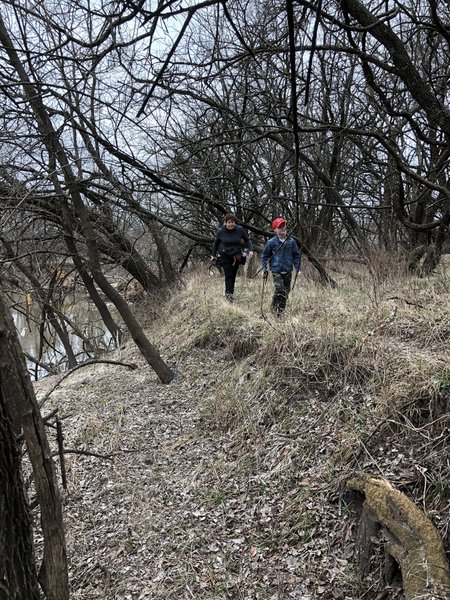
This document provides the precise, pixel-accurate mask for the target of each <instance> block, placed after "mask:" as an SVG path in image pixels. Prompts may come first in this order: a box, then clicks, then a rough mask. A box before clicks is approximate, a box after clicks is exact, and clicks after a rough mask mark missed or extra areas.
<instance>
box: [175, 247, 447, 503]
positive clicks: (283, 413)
mask: <svg viewBox="0 0 450 600" xmlns="http://www.w3.org/2000/svg"><path fill="white" fill-rule="evenodd" d="M338 266H339V269H338V271H339V272H338V277H336V279H337V280H338V286H337V287H336V288H331V287H323V286H321V285H320V284H319V283H317V282H316V281H314V277H312V276H310V274H309V273H308V267H307V268H306V273H305V275H301V276H300V278H299V280H298V281H297V284H296V287H295V289H294V290H293V292H292V293H291V295H290V298H289V302H288V309H287V311H286V316H285V318H283V319H276V318H275V317H273V316H271V315H270V312H269V304H270V299H271V295H272V284H271V282H269V283H268V284H267V286H266V287H265V288H264V287H263V285H262V281H261V279H260V278H256V279H244V278H238V282H237V292H236V301H235V303H234V304H228V303H227V302H226V301H225V299H224V298H223V289H222V287H223V281H222V280H221V279H220V278H219V277H211V276H209V275H208V274H207V273H206V272H205V273H201V272H200V273H197V274H195V275H193V276H192V277H191V278H190V279H189V280H188V281H187V283H186V287H185V289H183V290H182V291H181V292H180V293H179V294H177V295H175V296H174V297H173V298H172V300H171V302H170V304H169V310H168V316H167V327H166V329H165V331H166V332H167V331H168V330H170V333H169V334H167V333H165V335H168V339H169V344H170V347H171V348H173V349H175V348H176V352H177V353H178V355H179V354H180V353H181V354H183V353H186V354H189V353H192V352H193V351H201V352H205V353H207V354H208V355H209V356H214V357H215V360H216V363H217V370H216V372H215V373H214V384H213V385H212V386H209V387H208V390H207V392H205V394H203V396H202V398H201V399H200V401H201V402H202V403H203V407H204V420H205V422H206V423H207V426H208V427H214V428H218V429H221V430H225V431H228V432H229V433H230V435H231V436H233V438H234V439H235V440H236V443H237V444H239V443H242V444H244V443H248V440H249V439H252V440H253V441H254V443H255V444H262V445H264V444H266V443H267V439H265V436H269V435H274V432H276V435H284V436H286V435H287V436H291V437H292V436H294V437H295V436H301V437H302V439H303V440H304V445H305V447H306V446H307V447H308V448H310V451H311V452H312V453H314V452H315V450H314V449H315V448H317V447H318V446H320V443H319V440H322V439H323V437H324V436H326V437H327V440H328V442H327V448H326V450H325V451H322V457H321V458H320V460H322V458H323V460H322V462H323V465H324V468H323V473H327V477H329V479H330V481H333V480H334V481H336V473H340V475H339V477H341V475H342V473H344V472H345V471H346V470H348V469H352V470H364V469H367V468H369V467H370V469H372V470H373V471H375V472H378V473H380V472H381V473H384V474H385V475H386V474H387V473H386V471H389V469H391V462H390V460H388V458H389V456H388V455H389V451H388V449H389V448H391V447H392V446H393V445H394V446H395V448H396V449H397V452H398V453H400V454H402V455H403V456H408V460H407V461H405V465H404V468H403V471H405V470H406V471H408V478H407V479H408V485H412V487H413V488H415V491H416V492H417V493H419V490H421V491H420V493H424V488H423V486H424V477H426V475H424V473H425V474H426V473H427V472H428V471H430V472H431V471H432V472H433V477H434V480H439V481H440V482H441V484H440V485H441V488H444V487H445V486H446V485H447V484H448V485H449V486H450V474H449V473H448V464H447V462H446V460H447V459H446V458H445V456H446V454H445V452H446V451H448V441H449V434H448V426H449V419H448V414H449V411H450V368H449V350H448V348H449V347H450V277H449V276H448V273H447V271H446V270H443V271H439V272H438V273H437V274H436V275H435V276H433V277H430V278H427V279H419V278H416V277H412V276H410V275H408V274H406V271H405V269H404V268H403V267H402V266H401V265H394V266H392V265H388V266H389V269H391V270H390V271H389V270H388V269H387V265H386V263H385V262H384V263H383V261H381V259H380V264H379V265H378V267H377V269H375V272H374V270H373V269H372V273H369V272H367V271H365V270H364V269H362V267H361V266H360V265H357V266H356V267H355V265H354V264H351V265H350V268H349V269H348V272H346V265H345V264H344V263H342V264H339V265H338ZM331 267H332V265H331V264H330V265H329V268H331ZM304 450H305V449H304V448H303V450H302V451H303V452H304ZM416 459H419V460H420V469H419V470H417V465H415V464H414V462H415V461H416ZM390 477H391V479H392V478H394V479H395V478H396V477H397V474H396V472H395V469H394V470H393V473H390ZM405 485H406V483H405ZM430 487H431V486H429V487H428V490H427V492H429V491H430ZM436 487H437V486H436ZM440 501H442V502H444V499H443V498H437V500H436V502H435V501H434V500H430V502H431V503H433V502H434V505H437V504H439V502H440Z"/></svg>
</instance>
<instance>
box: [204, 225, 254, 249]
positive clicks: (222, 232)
mask: <svg viewBox="0 0 450 600" xmlns="http://www.w3.org/2000/svg"><path fill="white" fill-rule="evenodd" d="M242 240H243V241H244V243H245V247H246V248H247V250H249V251H250V250H252V248H253V245H252V242H251V240H250V238H249V237H248V233H247V232H246V231H245V229H244V228H243V227H241V226H240V225H236V227H234V228H233V229H227V228H226V226H225V225H223V227H221V228H220V229H219V231H218V232H217V235H216V239H215V240H214V244H213V247H212V256H216V254H217V250H219V249H220V251H221V252H222V253H224V254H228V255H229V256H234V255H235V254H238V253H239V252H240V251H241V250H242Z"/></svg>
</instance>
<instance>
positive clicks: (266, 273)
mask: <svg viewBox="0 0 450 600" xmlns="http://www.w3.org/2000/svg"><path fill="white" fill-rule="evenodd" d="M268 277H269V271H264V273H263V280H264V281H267V278H268Z"/></svg>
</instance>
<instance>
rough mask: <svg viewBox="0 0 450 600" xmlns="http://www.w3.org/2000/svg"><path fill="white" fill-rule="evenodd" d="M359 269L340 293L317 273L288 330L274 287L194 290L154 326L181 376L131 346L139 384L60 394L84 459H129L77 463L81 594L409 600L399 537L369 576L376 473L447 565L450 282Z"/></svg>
mask: <svg viewBox="0 0 450 600" xmlns="http://www.w3.org/2000/svg"><path fill="white" fill-rule="evenodd" d="M340 268H341V271H342V270H343V268H342V265H341V266H340ZM352 268H353V267H352ZM357 268H358V269H359V272H358V276H357V277H355V276H353V277H349V276H348V274H346V273H342V272H341V273H340V274H339V279H340V281H339V286H338V288H337V289H328V288H323V287H320V286H318V285H316V284H315V283H314V281H313V280H312V279H313V278H311V277H308V275H307V276H306V278H305V279H304V280H301V281H299V282H298V287H297V289H296V290H295V291H294V293H293V294H292V296H291V298H290V300H289V311H288V314H287V316H286V319H284V320H282V321H275V320H274V319H273V318H271V317H270V318H269V317H268V316H267V304H268V302H269V300H270V298H269V296H270V293H268V292H267V291H266V297H265V303H264V306H263V310H262V311H261V310H260V292H261V286H260V282H259V281H258V280H247V281H244V280H243V279H240V280H239V281H238V294H237V299H236V302H235V304H233V305H229V304H227V303H225V301H224V300H222V297H221V293H222V290H221V286H222V282H221V281H220V280H218V279H215V278H208V277H205V276H204V274H200V275H198V276H193V277H192V278H191V279H190V280H189V281H188V282H187V284H186V287H185V288H184V289H183V290H182V291H181V292H176V293H174V295H173V297H172V298H171V300H170V301H169V302H168V304H167V306H165V307H164V308H163V309H162V312H163V315H162V318H161V319H160V320H159V321H158V323H157V327H158V332H152V335H153V336H154V337H155V336H156V335H157V336H158V338H159V339H158V342H157V343H158V346H159V347H160V348H162V353H163V355H164V357H165V359H166V360H167V361H168V362H169V363H171V364H172V366H173V367H174V368H175V369H176V370H177V371H178V372H180V373H181V374H182V379H181V380H180V381H178V382H177V383H174V384H171V385H169V386H162V385H158V384H157V382H156V379H155V378H154V377H153V376H152V374H151V372H150V371H149V370H148V368H147V367H146V366H144V365H143V364H141V360H140V358H139V356H137V355H136V353H135V352H134V351H133V350H132V349H127V350H126V351H125V356H123V357H121V359H123V360H126V361H127V362H136V363H138V364H139V365H140V368H139V369H138V370H137V371H133V372H132V373H128V372H125V371H124V370H123V369H120V368H115V367H113V366H97V367H89V368H88V369H87V370H86V371H84V370H81V371H80V372H79V373H78V374H74V376H73V379H71V378H68V379H67V380H66V381H65V382H64V384H63V385H61V386H60V387H59V388H58V390H57V391H55V393H54V394H52V396H51V397H50V401H49V402H51V403H52V407H51V408H53V407H55V406H58V407H59V411H60V413H61V416H62V418H63V419H64V423H65V431H66V444H67V445H73V446H74V447H76V448H86V449H89V450H92V451H96V452H99V453H107V452H108V453H111V452H112V453H113V454H114V457H113V460H112V461H101V460H99V459H95V458H94V457H87V456H80V455H68V457H67V469H68V478H69V490H68V494H67V499H66V520H67V527H68V543H69V557H70V560H71V569H72V572H71V580H72V589H73V597H74V598H83V600H89V599H91V598H92V599H93V598H103V599H105V598H108V599H109V598H111V599H112V598H132V599H135V598H136V599H137V598H142V599H144V598H151V599H153V598H154V599H159V598H161V599H163V598H164V599H170V598H174V599H175V598H177V599H179V598H197V599H199V600H202V599H206V598H233V599H239V598H243V599H244V598H245V599H276V598H286V599H287V598H296V599H298V600H300V599H303V600H308V599H316V598H320V599H322V598H323V599H324V600H326V599H334V600H339V599H342V600H343V599H349V600H350V599H363V598H367V599H368V598H379V599H381V598H401V597H402V591H401V579H399V578H397V579H395V578H393V577H390V578H389V577H387V574H386V573H387V571H386V569H385V562H386V561H385V557H384V553H383V550H382V549H383V547H384V544H385V540H384V538H383V534H382V530H377V532H376V534H375V538H374V539H373V540H372V544H373V552H372V554H371V558H370V569H368V570H367V573H366V574H365V575H364V576H363V575H362V574H360V573H359V572H358V569H357V561H356V559H355V552H356V546H355V544H356V538H357V535H356V530H357V518H356V515H355V511H354V510H353V504H352V502H351V499H350V498H349V496H348V492H347V488H346V483H347V481H348V480H349V479H351V478H352V477H355V476H362V475H364V474H371V475H375V476H377V477H381V478H383V479H385V480H387V481H389V482H390V483H391V484H392V485H395V486H396V488H397V489H398V490H399V491H400V492H401V493H403V494H404V495H405V496H406V497H407V498H409V499H410V500H411V501H413V502H414V503H415V505H416V506H417V507H418V508H419V509H420V510H421V511H423V513H424V514H425V515H426V516H427V517H428V518H429V519H430V522H432V523H433V525H434V526H435V528H436V530H437V532H438V535H439V537H440V539H442V540H443V544H444V547H445V548H446V549H447V552H448V550H449V547H450V543H449V542H450V540H449V518H448V514H449V506H450V505H449V497H450V472H449V452H448V450H449V413H450V370H449V360H448V359H449V351H448V348H449V341H450V340H449V338H450V321H449V319H450V280H449V277H448V276H447V274H446V272H440V273H438V274H436V275H435V276H434V277H431V278H428V279H417V278H411V277H407V276H406V275H402V274H400V275H399V274H398V273H397V275H396V277H394V278H390V277H388V275H387V274H386V273H383V270H382V269H379V271H380V272H382V273H383V276H380V275H377V276H376V277H375V278H374V275H371V276H368V275H366V274H364V272H362V271H361V270H360V267H359V266H357ZM269 292H270V290H269ZM140 310H142V308H141V309H140ZM89 369H90V371H89ZM51 379H52V378H49V379H48V381H43V382H41V383H39V384H38V385H37V388H38V392H39V393H40V394H44V393H45V390H46V386H48V385H50V380H51ZM49 410H50V407H49Z"/></svg>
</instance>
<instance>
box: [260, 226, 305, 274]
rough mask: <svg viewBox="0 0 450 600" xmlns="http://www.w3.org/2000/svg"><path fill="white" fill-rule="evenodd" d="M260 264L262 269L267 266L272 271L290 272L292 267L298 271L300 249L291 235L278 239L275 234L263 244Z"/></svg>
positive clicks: (299, 267)
mask: <svg viewBox="0 0 450 600" xmlns="http://www.w3.org/2000/svg"><path fill="white" fill-rule="evenodd" d="M261 266H262V269H263V271H264V270H266V269H267V267H268V268H269V269H270V271H272V273H290V272H291V271H292V269H295V270H296V271H300V269H301V260H300V250H299V248H298V246H297V242H296V241H295V240H294V239H293V238H291V237H287V238H286V239H285V240H280V238H279V237H278V236H277V235H276V236H275V237H273V238H271V239H270V240H269V241H268V242H266V245H265V246H264V250H263V253H262V255H261Z"/></svg>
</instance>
